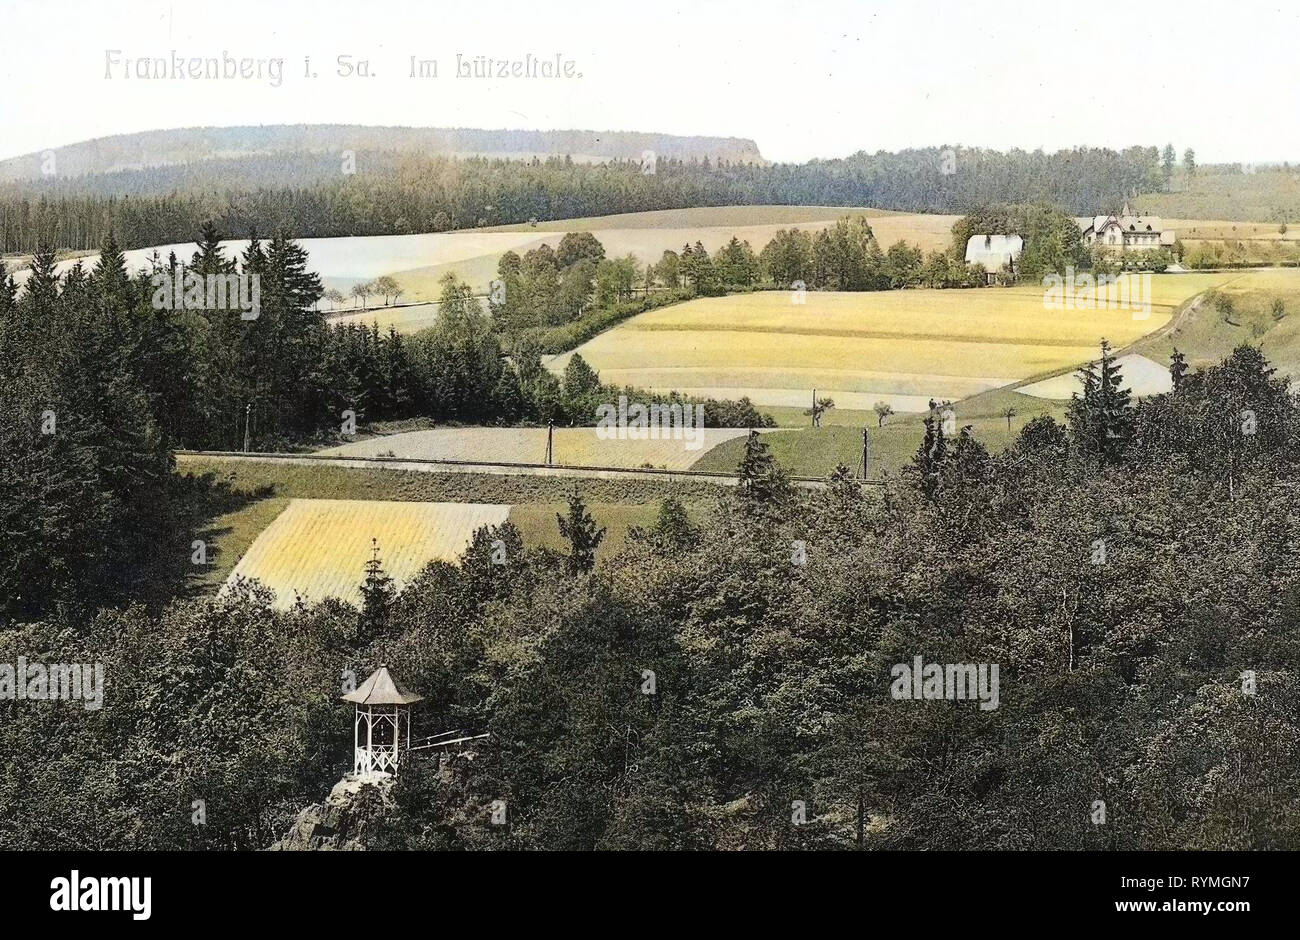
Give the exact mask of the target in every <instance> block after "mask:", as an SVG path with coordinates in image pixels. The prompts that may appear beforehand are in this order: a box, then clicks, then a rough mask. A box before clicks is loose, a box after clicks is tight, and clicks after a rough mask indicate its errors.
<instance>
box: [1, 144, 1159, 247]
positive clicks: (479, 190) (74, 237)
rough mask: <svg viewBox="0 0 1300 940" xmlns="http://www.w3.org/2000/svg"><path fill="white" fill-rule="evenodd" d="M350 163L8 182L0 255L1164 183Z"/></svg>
mask: <svg viewBox="0 0 1300 940" xmlns="http://www.w3.org/2000/svg"><path fill="white" fill-rule="evenodd" d="M355 166H356V172H355V173H345V172H343V171H342V169H341V167H340V162H339V159H338V157H337V155H330V154H321V153H314V154H282V155H281V154H277V155H272V156H266V155H263V156H249V157H241V158H232V159H223V160H205V161H201V162H197V163H191V164H185V165H182V166H171V167H152V168H148V169H141V170H124V171H120V172H117V173H110V174H98V175H91V176H79V177H74V176H69V177H61V176H58V175H54V176H51V177H48V178H42V179H39V180H30V181H23V182H15V183H9V184H5V185H3V186H0V252H32V251H35V250H36V248H37V247H38V246H39V245H41V244H42V243H48V244H51V245H54V246H55V247H57V248H65V249H92V248H95V247H97V246H98V245H99V244H100V243H101V242H102V241H103V239H104V238H105V236H106V235H107V234H108V233H109V232H110V231H112V232H114V233H115V236H116V238H117V240H118V242H119V243H120V244H121V245H123V246H124V247H126V248H137V247H146V246H149V245H160V244H169V243H175V242H183V241H186V240H187V239H189V238H191V237H192V234H193V233H194V232H195V231H197V230H198V229H199V227H200V226H201V225H202V224H203V222H205V221H207V220H212V221H213V222H214V223H215V224H216V225H217V227H218V228H219V229H220V230H222V231H231V232H247V231H249V230H256V231H261V232H267V231H278V230H280V229H285V230H287V231H291V232H293V233H294V234H295V236H296V237H299V238H306V237H331V236H345V235H393V234H407V233H414V232H441V231H448V230H451V229H459V228H472V227H476V226H481V225H499V224H509V223H524V222H528V221H529V220H530V219H562V218H576V217H582V216H595V215H606V214H612V213H620V212H641V211H646V210H652V209H677V208H687V207H696V206H721V205H746V204H762V205H832V206H876V207H880V208H888V209H898V210H904V211H912V212H940V213H944V212H947V213H959V212H965V211H968V210H969V209H971V208H972V207H975V206H979V205H986V204H993V203H1005V202H1016V201H1026V202H1049V203H1052V204H1055V205H1058V206H1060V207H1061V208H1063V209H1064V210H1065V211H1067V212H1070V213H1072V214H1076V215H1088V214H1092V213H1095V212H1097V211H1112V210H1113V209H1116V208H1118V206H1119V203H1120V202H1121V201H1122V200H1123V199H1124V198H1125V197H1127V196H1129V195H1130V194H1132V193H1135V192H1150V191H1155V190H1158V189H1160V188H1161V186H1162V185H1163V177H1162V170H1161V164H1160V155H1159V151H1158V149H1157V148H1155V147H1130V148H1128V149H1125V150H1123V151H1120V152H1117V151H1113V150H1106V149H1095V148H1079V149H1075V150H1068V151H1060V152H1057V153H1053V154H1046V153H1041V152H1037V151H1035V152H1032V153H1031V152H1025V151H1019V150H1013V151H1010V152H1008V153H1000V152H997V151H991V150H979V149H958V148H953V149H950V148H938V147H932V148H922V149H912V150H904V151H900V152H898V153H884V152H880V153H875V154H868V153H865V152H862V153H857V154H854V155H853V156H851V157H847V158H844V159H836V160H817V161H813V162H810V163H806V164H773V165H757V164H751V163H731V162H725V161H723V162H717V163H711V162H710V161H708V160H707V159H705V160H700V161H696V160H690V161H682V160H680V159H669V158H661V159H659V160H657V161H655V163H654V165H653V170H654V172H652V173H647V172H643V167H642V165H641V164H640V163H639V162H631V161H611V162H608V163H601V164H583V163H577V162H574V161H572V160H570V159H568V158H551V159H548V160H540V159H534V160H532V161H508V160H489V159H482V158H473V159H465V160H455V159H451V158H447V157H427V156H417V155H411V154H397V153H388V152H382V151H359V152H358V153H357V154H356V160H355ZM250 180H253V181H257V182H256V184H250V182H249V181H250Z"/></svg>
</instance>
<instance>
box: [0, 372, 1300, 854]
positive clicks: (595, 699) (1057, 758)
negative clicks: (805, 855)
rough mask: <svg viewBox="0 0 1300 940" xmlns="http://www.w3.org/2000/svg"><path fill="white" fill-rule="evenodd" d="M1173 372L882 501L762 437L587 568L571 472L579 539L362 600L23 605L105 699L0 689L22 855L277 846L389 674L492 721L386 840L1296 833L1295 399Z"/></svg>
mask: <svg viewBox="0 0 1300 940" xmlns="http://www.w3.org/2000/svg"><path fill="white" fill-rule="evenodd" d="M1171 374H1172V375H1173V376H1174V378H1175V382H1176V385H1175V389H1174V391H1172V392H1171V393H1169V394H1167V395H1159V396H1153V397H1151V398H1148V399H1145V400H1143V401H1142V402H1141V403H1140V404H1139V405H1137V406H1134V405H1133V403H1132V402H1131V401H1130V400H1129V396H1128V394H1127V391H1126V390H1125V388H1124V385H1123V377H1122V375H1121V374H1120V373H1119V370H1118V368H1117V366H1116V364H1115V362H1114V359H1113V357H1112V356H1111V355H1110V353H1109V351H1108V350H1105V349H1104V350H1103V354H1102V357H1101V359H1100V360H1099V361H1098V362H1097V363H1096V364H1094V366H1093V368H1092V370H1091V378H1090V380H1089V381H1088V382H1087V383H1086V386H1085V393H1084V395H1083V396H1081V397H1080V398H1079V400H1078V401H1076V402H1075V404H1074V406H1073V408H1072V409H1071V414H1070V416H1069V423H1068V426H1062V425H1059V424H1057V423H1055V422H1054V421H1052V420H1051V419H1048V418H1042V419H1038V420H1035V421H1033V422H1031V423H1030V424H1029V425H1028V426H1027V427H1026V428H1025V429H1024V431H1023V433H1022V434H1021V435H1020V437H1019V439H1018V440H1017V441H1016V442H1015V444H1014V445H1013V446H1012V447H1011V448H1010V449H1009V450H1008V451H1006V452H1005V453H1002V454H989V453H987V452H986V451H985V449H984V448H983V447H982V446H981V445H980V444H979V442H978V441H976V440H975V439H973V438H972V437H971V435H970V434H969V433H967V432H962V433H960V434H958V435H957V436H956V438H955V439H954V438H951V437H946V436H945V434H944V429H943V425H942V422H939V421H936V420H934V418H933V417H929V418H927V419H926V420H927V436H926V441H925V443H924V444H923V445H922V446H921V448H920V450H919V451H918V453H917V456H916V459H915V461H914V464H913V466H912V467H910V468H909V469H908V470H906V471H905V473H904V474H903V475H902V477H900V478H897V479H894V480H891V481H889V482H888V484H887V485H886V486H885V487H884V488H883V489H876V488H869V489H868V488H862V487H860V486H859V485H858V484H857V483H856V482H855V481H854V480H853V479H852V478H851V477H850V475H849V474H848V473H847V472H837V473H835V474H834V475H833V476H832V477H831V479H830V481H829V486H828V488H827V489H826V490H824V491H822V492H818V493H806V492H805V493H799V492H796V491H794V490H792V489H791V488H790V486H789V485H788V483H787V482H786V481H785V479H784V477H783V475H782V474H781V472H780V471H779V470H778V469H777V468H775V467H774V466H773V465H772V463H771V460H770V458H769V457H768V456H767V454H766V452H765V449H764V446H763V445H762V442H761V440H759V439H758V437H757V436H755V437H753V438H751V443H750V445H749V447H748V448H747V450H746V454H745V458H744V460H743V462H742V465H741V467H740V468H739V469H740V472H741V474H742V478H743V485H742V486H741V487H739V488H737V489H736V490H735V491H730V490H727V491H720V492H719V495H718V496H717V498H716V500H715V501H714V503H713V504H712V505H711V506H710V507H707V512H706V513H705V514H704V515H703V516H700V517H696V518H694V519H692V518H690V517H688V516H687V514H686V513H684V512H683V511H682V506H681V505H680V504H679V503H677V502H676V501H674V500H671V499H670V500H665V501H664V503H663V505H662V509H661V512H660V516H659V520H658V522H657V523H656V524H655V525H654V526H653V527H651V528H650V529H648V530H645V531H643V532H640V533H638V534H637V535H636V536H635V537H634V538H633V539H632V540H631V542H630V543H629V545H628V546H627V547H626V548H625V549H624V550H623V551H622V552H620V553H619V554H617V555H615V556H613V557H611V558H608V559H606V560H605V561H602V562H601V563H600V564H599V565H596V564H595V563H594V560H593V554H592V548H593V545H594V544H595V543H597V542H598V541H599V537H600V532H599V522H600V520H599V519H598V518H597V519H592V518H591V515H590V513H589V512H588V510H587V509H586V508H585V507H584V506H583V504H582V501H581V497H580V496H576V497H575V498H574V499H573V500H572V501H571V506H570V512H569V515H568V517H567V519H566V520H565V521H566V523H567V525H566V529H565V531H566V536H567V540H568V544H569V549H568V550H567V551H566V552H562V553H553V552H548V551H537V550H530V549H526V548H525V547H524V546H523V545H522V543H521V541H520V538H519V533H518V532H517V531H516V530H514V528H513V527H512V526H511V525H509V524H506V525H505V526H503V527H501V528H499V529H496V530H492V531H489V530H483V531H481V532H480V533H479V535H478V536H477V537H476V538H475V540H474V542H473V544H472V545H471V546H470V548H469V549H468V550H467V552H466V554H465V556H464V558H463V559H462V562H461V564H460V565H448V564H442V563H435V564H432V565H430V566H429V567H428V568H427V569H426V570H425V572H424V573H423V575H422V576H420V577H419V578H418V579H417V580H416V581H415V582H414V583H413V584H411V585H410V586H408V587H407V588H406V589H405V590H404V591H403V592H402V593H401V594H400V595H399V596H398V597H397V598H395V599H393V600H391V601H387V600H386V601H385V602H384V603H383V604H382V605H381V606H378V607H373V606H372V605H371V604H370V603H369V602H368V603H367V605H366V606H367V608H370V609H368V610H365V611H361V612H358V611H357V610H355V609H354V608H351V607H348V606H346V605H344V604H341V603H337V602H327V603H324V604H320V605H317V606H315V607H312V608H298V609H295V610H292V611H288V612H279V611H275V610H273V609H271V607H270V606H269V598H268V596H267V595H266V594H264V593H262V592H260V591H259V590H257V589H253V588H250V589H249V590H247V591H245V592H240V593H237V594H235V595H234V596H230V597H227V598H224V599H220V600H215V599H206V600H194V599H189V600H184V601H178V602H176V603H174V604H172V605H170V606H166V607H165V608H163V609H152V610H151V609H149V608H146V607H143V606H133V607H126V606H120V607H116V608H114V609H107V610H103V611H101V612H100V613H98V614H93V613H89V612H87V613H80V614H79V613H74V612H73V611H72V610H70V609H67V608H64V607H56V608H55V609H52V610H50V611H49V612H48V613H47V614H46V615H44V616H43V617H42V618H41V619H39V620H35V621H34V622H29V623H26V624H17V623H15V624H14V625H12V626H11V627H10V628H9V629H8V630H7V631H4V632H3V633H0V660H8V661H13V659H14V658H15V656H17V655H18V654H20V653H22V654H25V655H28V656H31V657H33V658H35V657H36V656H38V655H44V656H45V657H46V658H47V659H51V660H55V661H69V660H77V661H95V660H102V661H104V662H105V663H106V664H107V669H108V676H109V687H108V706H107V707H105V708H104V709H102V710H101V711H97V712H91V711H84V710H81V709H79V708H62V707H49V708H32V707H27V708H23V707H20V706H19V705H18V704H17V703H13V702H0V712H3V713H4V720H3V721H0V747H3V749H4V751H5V753H6V755H7V756H8V757H7V763H8V766H9V768H10V772H9V773H7V774H5V775H3V777H0V806H3V807H5V812H3V813H0V845H3V846H6V847H24V846H31V845H51V844H57V845H59V846H61V847H66V848H129V849H142V848H149V849H154V848H259V847H264V846H266V845H269V844H270V843H271V842H272V841H274V840H275V839H276V838H278V837H279V836H280V835H282V834H283V832H284V830H285V827H286V826H287V823H288V822H289V820H290V819H291V818H292V816H293V814H294V813H295V812H296V811H297V810H298V809H299V808H301V807H302V806H303V805H305V804H307V803H310V802H314V801H317V800H319V799H320V798H321V797H322V796H323V794H324V792H325V791H326V789H327V788H328V787H329V785H330V784H331V783H332V782H333V781H334V780H335V779H337V777H338V775H339V774H340V773H341V772H342V771H343V770H344V769H346V766H347V764H346V763H345V762H346V760H347V755H348V754H349V753H350V752H349V747H350V741H351V737H350V735H351V729H350V719H351V716H350V712H349V710H348V709H347V708H345V707H343V706H342V705H341V703H339V702H338V696H339V694H340V677H341V675H342V674H343V673H344V671H345V670H352V671H354V672H355V673H356V674H358V675H364V674H365V673H366V672H367V671H368V670H369V669H371V668H373V667H374V666H375V665H377V664H378V663H380V662H385V663H387V664H389V666H390V667H391V668H393V669H394V670H395V671H397V673H398V674H399V676H400V678H401V679H402V680H403V681H404V682H406V683H407V684H408V685H410V686H411V687H412V688H415V689H418V690H419V691H420V692H422V693H423V694H424V695H425V696H427V698H426V701H425V702H424V703H422V704H421V705H420V706H417V710H416V721H417V728H418V729H419V731H423V732H425V733H429V732H432V731H436V730H440V729H442V728H447V727H466V728H472V729H474V730H475V731H490V732H491V734H492V737H491V739H490V740H489V741H488V742H486V743H484V744H482V745H481V746H479V747H478V749H477V753H476V756H475V757H474V758H473V759H472V760H469V759H465V758H463V757H459V758H452V759H449V760H448V761H447V762H446V763H445V764H444V765H443V766H442V767H441V768H438V767H437V765H436V764H435V763H434V762H433V761H432V760H431V759H429V758H421V757H417V758H414V759H412V760H411V761H410V762H409V763H408V765H407V767H406V768H405V769H404V770H403V772H402V773H401V774H400V775H399V778H398V782H397V785H396V787H395V789H394V790H393V798H394V801H395V806H394V807H393V808H391V809H388V810H387V811H382V812H381V809H380V806H379V803H378V800H377V799H376V800H375V801H374V803H373V805H372V807H371V808H372V810H373V812H374V814H375V817H376V818H375V819H374V820H373V821H372V824H371V825H370V826H368V827H367V829H366V836H365V839H366V842H367V844H368V845H370V846H371V847H373V848H407V849H412V848H474V849H494V848H545V849H580V848H607V849H608V848H774V847H776V848H859V847H860V848H867V849H897V848H911V849H921V848H945V849H953V848H957V849H961V848H1000V849H1017V848H1040V849H1082V848H1104V849H1172V848H1197V849H1240V848H1254V849H1260V848H1290V849H1295V848H1297V847H1300V810H1298V809H1297V807H1300V776H1298V775H1297V768H1300V751H1298V747H1300V745H1298V744H1297V742H1298V741H1300V704H1298V703H1300V574H1297V572H1296V570H1295V566H1294V565H1293V564H1292V563H1291V562H1292V558H1293V555H1294V546H1295V544H1296V542H1297V539H1298V538H1300V509H1297V507H1300V499H1297V496H1298V495H1300V494H1298V493H1297V492H1296V488H1297V484H1296V482H1295V480H1296V476H1297V471H1300V466H1298V465H1297V454H1298V453H1300V449H1298V447H1297V445H1300V409H1298V408H1297V404H1296V400H1295V398H1294V397H1293V396H1292V394H1291V390H1290V388H1289V386H1288V383H1287V382H1286V381H1285V380H1283V379H1279V378H1277V377H1276V376H1274V375H1273V374H1272V370H1271V369H1270V368H1269V366H1268V364H1267V362H1266V361H1265V360H1264V359H1263V357H1262V356H1261V354H1260V353H1259V351H1258V350H1256V349H1254V348H1253V347H1249V346H1243V347H1241V348H1239V349H1237V350H1236V351H1235V352H1234V353H1233V354H1232V355H1231V356H1230V357H1229V358H1228V359H1227V360H1226V361H1224V362H1223V363H1222V364H1221V365H1218V366H1215V367H1213V368H1211V369H1208V370H1205V371H1203V372H1197V373H1190V372H1188V371H1187V370H1186V368H1185V367H1184V366H1183V365H1182V363H1181V362H1180V361H1179V360H1178V359H1177V358H1176V359H1175V361H1174V362H1173V363H1172V364H1171ZM91 400H93V398H92V399H91ZM20 404H21V403H20ZM18 413H19V414H22V413H23V412H22V409H21V408H19V409H18ZM1247 414H1249V416H1250V418H1251V420H1250V421H1247V420H1246V419H1245V417H1243V416H1245V415H1247ZM20 443H21V442H20ZM11 451H12V442H6V446H5V448H4V449H3V451H0V453H6V454H8V453H10V452H11ZM27 459H32V458H31V456H30V455H28V458H27ZM32 466H33V467H34V469H39V468H40V467H41V466H42V464H41V463H40V462H39V460H38V461H36V462H35V463H34V464H32ZM61 466H62V465H61ZM69 466H73V465H69ZM119 485H120V484H119ZM5 497H6V503H5V505H8V503H7V500H8V499H9V491H6V493H5ZM9 522H10V520H6V527H7V525H8V523H9ZM84 535H85V537H86V538H88V539H93V538H95V537H99V538H102V537H104V535H105V532H104V531H93V530H92V528H91V523H87V530H86V531H85V533H84ZM494 539H501V540H502V541H503V542H504V543H505V545H506V546H507V563H506V564H505V565H496V564H493V563H492V557H491V556H492V552H493V548H492V544H491V543H492V540H494ZM795 540H802V541H804V542H805V543H806V546H807V556H806V563H805V564H796V563H794V562H793V555H792V552H791V546H792V542H793V541H795ZM1099 543H1100V544H1101V545H1102V546H1103V547H1102V550H1101V551H1100V552H1099V550H1098V544H1099ZM128 557H131V556H128ZM361 577H362V573H361V572H358V580H359V581H360V579H361ZM916 655H921V656H923V657H924V658H925V660H926V661H930V662H969V663H998V664H999V665H1000V670H1001V696H1000V701H1001V704H1000V707H999V708H997V709H995V710H992V711H981V710H980V709H978V708H977V707H975V703H973V702H927V701H896V700H894V699H892V698H891V697H890V696H889V694H888V688H889V683H890V678H889V671H890V667H891V665H892V664H894V663H899V662H910V661H911V660H912V658H913V657H914V656H916ZM646 670H650V671H652V672H653V673H654V676H655V686H654V694H652V695H650V694H646V692H645V676H646ZM1243 675H1248V676H1250V677H1251V678H1253V680H1254V681H1253V683H1248V682H1247V680H1246V679H1245V678H1243ZM38 768H39V772H37V769H38ZM196 799H202V800H204V802H205V805H206V820H207V821H206V825H203V826H196V825H194V824H193V823H192V819H191V817H192V806H193V801H194V800H196ZM497 800H504V801H505V802H506V805H507V806H508V824H507V825H505V826H494V825H492V824H491V823H490V818H489V817H490V814H491V807H492V804H493V802H494V801H497ZM794 800H803V801H805V802H806V804H807V807H808V816H807V823H806V824H804V825H794V824H792V814H791V804H792V802H793V801H794ZM1097 801H1104V803H1105V818H1104V822H1097V821H1095V820H1096V819H1097V809H1096V802H1097Z"/></svg>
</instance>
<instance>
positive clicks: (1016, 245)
mask: <svg viewBox="0 0 1300 940" xmlns="http://www.w3.org/2000/svg"><path fill="white" fill-rule="evenodd" d="M1024 248H1025V240H1024V239H1023V238H1022V237H1020V236H1019V235H972V236H971V237H970V238H968V239H967V240H966V263H967V264H982V265H984V267H985V269H986V270H988V271H991V272H997V271H999V270H1001V268H1002V265H1004V264H1007V263H1008V262H1012V261H1015V260H1016V259H1017V258H1019V257H1020V252H1022V251H1023V250H1024Z"/></svg>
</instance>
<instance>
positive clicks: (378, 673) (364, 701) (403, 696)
mask: <svg viewBox="0 0 1300 940" xmlns="http://www.w3.org/2000/svg"><path fill="white" fill-rule="evenodd" d="M423 699H424V696H423V695H416V694H415V693H414V692H411V691H408V690H407V689H406V688H405V687H404V686H402V684H401V683H399V682H398V681H397V680H396V679H394V678H393V676H392V674H391V673H390V672H389V671H388V667H387V666H380V667H379V668H378V669H376V670H375V671H374V672H372V673H371V674H370V678H368V679H367V680H366V681H365V682H363V683H361V686H360V687H359V688H358V689H357V690H356V691H355V692H349V693H348V694H347V695H345V696H343V701H345V702H356V703H357V704H358V705H413V704H415V703H416V702H419V701H423Z"/></svg>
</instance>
